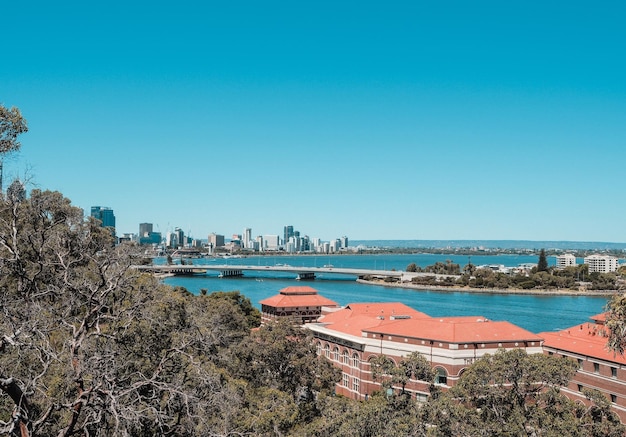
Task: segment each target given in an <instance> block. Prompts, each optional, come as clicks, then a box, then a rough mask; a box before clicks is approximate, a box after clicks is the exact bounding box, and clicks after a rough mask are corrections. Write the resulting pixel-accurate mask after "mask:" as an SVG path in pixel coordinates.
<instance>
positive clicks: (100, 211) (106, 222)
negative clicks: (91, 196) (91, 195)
mask: <svg viewBox="0 0 626 437" xmlns="http://www.w3.org/2000/svg"><path fill="white" fill-rule="evenodd" d="M91 216H92V217H93V218H95V219H96V220H99V221H100V226H102V227H103V228H111V232H112V233H113V235H115V214H113V209H112V208H109V207H108V206H92V207H91Z"/></svg>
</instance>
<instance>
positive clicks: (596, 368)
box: [593, 363, 600, 373]
mask: <svg viewBox="0 0 626 437" xmlns="http://www.w3.org/2000/svg"><path fill="white" fill-rule="evenodd" d="M593 373H600V364H598V363H593Z"/></svg>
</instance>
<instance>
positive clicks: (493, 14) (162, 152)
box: [0, 1, 626, 242]
mask: <svg viewBox="0 0 626 437" xmlns="http://www.w3.org/2000/svg"><path fill="white" fill-rule="evenodd" d="M624 12H626V5H623V4H621V3H619V2H609V3H608V4H604V5H602V7H593V8H592V7H589V5H588V4H587V3H583V2H570V3H568V4H567V7H563V6H562V5H556V4H554V5H552V4H545V3H543V2H541V3H540V2H526V3H524V4H519V5H517V4H502V3H498V2H486V3H481V4H479V5H477V4H468V3H466V2H453V3H452V4H445V5H444V4H441V5H440V4H432V3H427V2H399V3H396V4H393V5H387V6H385V7H381V6H380V4H378V3H374V2H365V3H363V2H360V3H359V4H358V5H352V4H336V3H334V2H333V3H331V2H318V3H316V4H315V5H314V6H309V5H305V4H290V5H288V6H286V5H282V6H280V7H279V5H271V4H270V5H268V4H257V3H254V2H243V3H237V4H236V5H234V4H233V5H231V4H223V3H214V2H193V1H191V2H184V3H183V4H177V5H176V7H173V6H172V5H171V4H170V3H166V2H158V1H157V2H151V3H149V4H143V2H133V3H132V4H126V3H122V2H115V1H114V2H112V3H111V2H109V3H107V4H106V5H104V4H85V3H83V2H75V1H69V2H64V3H63V4H49V3H47V2H35V4H32V3H29V4H28V5H26V4H21V3H19V2H11V3H9V4H7V5H5V6H4V7H3V13H4V14H5V16H6V17H10V18H11V19H9V20H5V21H6V22H5V23H4V26H3V28H4V30H5V34H7V35H11V59H10V60H9V59H8V58H7V62H5V63H4V65H3V68H2V69H0V103H1V104H4V105H6V106H9V107H10V106H17V107H19V108H20V110H21V111H22V113H23V115H24V117H25V118H26V119H27V120H28V124H29V129H30V130H29V132H28V133H26V134H24V135H23V136H22V137H21V142H22V150H21V151H20V152H19V153H16V154H13V155H12V156H10V157H7V158H6V159H5V160H4V175H5V180H4V186H8V185H9V184H10V183H11V180H12V178H15V177H19V178H20V179H21V180H22V181H24V182H25V184H26V188H27V189H32V188H33V187H36V188H41V189H51V190H57V191H60V192H62V193H63V194H64V195H65V196H66V197H68V198H69V199H71V200H72V203H73V204H74V205H76V206H79V207H81V208H83V210H85V211H89V208H90V207H91V206H92V205H108V206H110V207H111V208H112V209H113V210H114V211H115V214H116V219H117V226H116V228H117V232H118V235H119V234H122V233H136V232H137V229H138V225H139V223H143V222H151V223H154V225H155V230H156V229H157V227H158V228H159V229H160V231H161V232H162V233H165V232H166V231H167V229H168V228H173V227H180V228H181V229H183V230H184V231H185V232H186V233H187V232H190V234H191V235H192V236H194V237H196V238H202V239H204V238H206V236H207V235H208V234H210V233H211V232H224V233H226V235H229V233H231V232H236V233H241V232H243V230H244V229H245V228H246V227H252V228H253V229H256V230H255V231H254V232H255V234H257V232H258V234H257V235H263V234H265V233H273V234H277V235H282V232H281V230H282V227H283V226H284V225H285V224H289V223H293V225H294V226H296V227H297V228H298V229H299V230H300V231H301V232H306V233H307V235H309V236H311V237H313V236H315V237H319V238H321V239H322V240H327V241H328V240H331V239H334V238H338V237H339V236H342V235H348V236H349V237H350V239H351V240H368V239H389V240H399V239H416V240H418V239H419V240H478V239H484V240H531V241H544V240H549V241H601V242H626V236H625V231H624V229H623V226H622V221H623V217H625V216H626V204H624V202H621V198H622V197H623V196H622V195H623V184H621V183H620V176H621V175H622V173H623V163H624V162H626V148H625V147H624V145H625V144H626V82H624V80H623V77H626V60H625V59H624V57H623V56H621V52H622V51H623V46H624V44H625V43H626V28H625V27H624V26H623V24H622V22H621V21H622V20H621V17H622V16H624Z"/></svg>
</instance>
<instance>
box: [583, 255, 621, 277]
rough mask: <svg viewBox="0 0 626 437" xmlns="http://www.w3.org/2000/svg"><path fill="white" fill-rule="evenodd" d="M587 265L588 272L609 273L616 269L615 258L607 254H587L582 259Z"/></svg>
mask: <svg viewBox="0 0 626 437" xmlns="http://www.w3.org/2000/svg"><path fill="white" fill-rule="evenodd" d="M584 263H585V264H587V265H588V266H589V273H594V272H598V273H610V272H614V271H616V270H617V258H615V257H614V256H608V255H589V256H586V257H585V259H584Z"/></svg>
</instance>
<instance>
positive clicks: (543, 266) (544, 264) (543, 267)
mask: <svg viewBox="0 0 626 437" xmlns="http://www.w3.org/2000/svg"><path fill="white" fill-rule="evenodd" d="M547 271H548V259H547V258H546V251H545V250H544V249H541V251H540V252H539V261H538V262H537V272H547Z"/></svg>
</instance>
